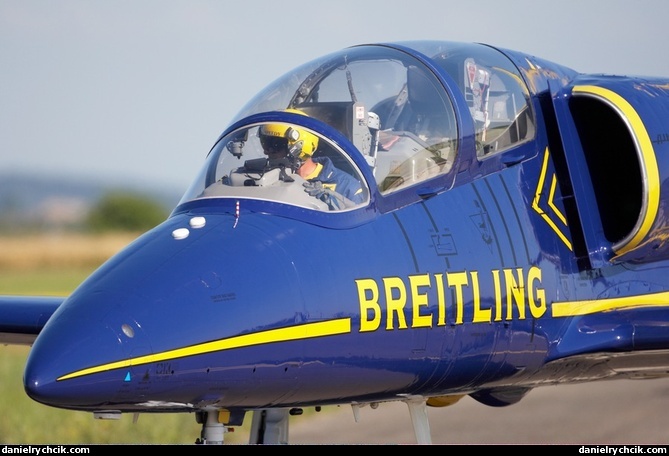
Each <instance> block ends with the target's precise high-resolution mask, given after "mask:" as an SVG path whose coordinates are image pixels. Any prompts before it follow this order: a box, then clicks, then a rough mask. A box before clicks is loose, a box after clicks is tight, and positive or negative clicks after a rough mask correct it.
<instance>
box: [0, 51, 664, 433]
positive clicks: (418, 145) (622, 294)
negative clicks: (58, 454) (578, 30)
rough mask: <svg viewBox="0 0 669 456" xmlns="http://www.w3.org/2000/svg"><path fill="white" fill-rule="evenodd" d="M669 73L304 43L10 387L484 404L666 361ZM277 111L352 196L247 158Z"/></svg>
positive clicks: (659, 371) (81, 397)
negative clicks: (350, 202)
mask: <svg viewBox="0 0 669 456" xmlns="http://www.w3.org/2000/svg"><path fill="white" fill-rule="evenodd" d="M414 78H415V79H414ZM416 81H419V82H416ZM405 83H406V87H407V88H408V89H407V91H406V93H405V90H404V87H405V86H404V84H405ZM418 84H422V86H419V85H418ZM668 84H669V80H656V79H655V80H648V79H636V78H629V77H624V78H616V77H610V76H592V75H590V76H586V75H581V74H579V73H577V72H575V71H573V70H571V69H568V68H565V67H563V66H560V65H556V64H553V63H551V62H547V61H544V60H541V59H537V58H535V57H532V56H528V55H525V54H522V53H518V52H515V51H510V50H497V49H495V48H493V47H489V46H484V45H470V44H461V43H448V42H444V43H441V42H406V43H400V44H396V45H395V44H391V43H385V44H382V45H378V46H356V47H352V48H349V49H345V50H342V51H341V52H338V53H333V54H331V55H329V56H325V57H323V58H321V59H317V60H315V61H314V62H309V63H307V64H305V65H304V66H302V67H300V68H298V69H296V70H295V71H293V72H290V73H289V74H287V75H286V76H284V77H282V78H279V79H278V80H277V81H276V82H275V83H273V84H272V85H270V86H269V87H268V88H266V89H265V90H263V91H262V92H261V93H260V94H259V95H258V96H257V97H256V98H254V99H253V100H251V101H250V102H249V104H248V105H247V106H245V107H244V108H243V109H242V110H241V111H240V114H239V115H238V116H237V117H236V118H235V119H234V121H233V122H232V123H231V125H230V126H229V127H228V128H226V129H225V131H224V132H223V133H222V135H221V137H220V138H219V141H217V144H216V145H215V146H214V147H213V148H212V150H211V151H210V153H209V156H208V157H207V160H206V162H205V164H204V167H203V170H202V172H201V173H200V175H199V176H198V177H196V179H195V180H194V183H193V185H192V187H191V188H190V189H189V190H188V191H187V192H186V194H185V195H184V197H183V199H182V200H181V202H180V203H179V205H178V206H177V207H176V208H175V209H174V211H173V212H172V214H171V216H170V217H169V219H168V220H166V221H165V222H164V223H163V224H161V225H160V226H158V227H156V228H154V229H153V230H151V231H150V232H148V233H146V234H145V235H143V236H142V237H140V238H138V239H137V240H136V241H135V242H133V243H132V244H131V245H130V246H128V247H127V248H126V249H125V250H124V251H122V252H121V253H119V254H118V255H117V256H115V257H113V258H111V259H110V260H109V261H108V262H107V263H106V264H104V265H103V266H102V267H101V268H100V269H99V270H98V271H96V272H95V273H94V274H93V275H92V276H91V277H90V278H89V279H87V280H86V281H85V282H84V283H82V284H81V286H80V287H78V288H77V290H76V291H75V292H74V293H73V294H72V295H71V296H70V297H68V298H67V299H66V300H65V301H64V302H63V303H62V305H60V306H59V308H58V310H57V311H56V312H55V313H54V314H53V316H52V317H51V318H50V319H49V321H48V322H47V323H46V324H45V325H44V327H43V328H42V329H41V332H40V334H39V336H38V337H37V339H36V341H35V345H34V347H33V350H32V351H31V354H30V357H29V359H28V362H27V365H26V371H25V388H26V391H27V393H28V394H29V395H30V396H31V397H32V398H33V399H35V400H37V401H39V402H43V403H45V404H49V405H52V406H56V407H62V408H70V409H80V410H90V411H100V410H119V411H123V412H132V411H142V412H163V411H173V412H190V411H211V410H225V411H229V412H230V413H231V414H232V416H234V417H236V418H235V419H234V420H233V421H235V423H233V424H239V423H237V421H238V418H239V417H240V416H241V417H243V415H244V413H245V412H247V411H255V410H261V409H266V408H289V407H305V406H319V405H326V404H342V403H354V404H360V403H367V402H378V401H389V400H401V399H403V398H407V397H421V398H424V399H425V400H426V401H427V403H428V404H429V403H430V402H429V401H430V399H439V398H444V397H448V396H457V395H465V394H470V395H472V397H474V398H475V399H477V400H479V401H481V402H483V403H486V404H488V405H493V406H500V405H508V404H512V403H514V402H517V401H518V400H520V399H521V398H522V397H523V396H524V395H525V394H526V393H527V391H529V390H531V389H532V388H534V387H537V386H540V385H542V384H552V383H570V382H580V381H591V380H592V381H594V380H599V379H603V378H611V377H619V378H625V377H644V376H647V377H655V376H659V375H666V373H667V372H668V370H667V369H668V368H669V365H668V364H669V363H668V362H667V361H666V360H667V359H669V358H667V356H666V353H667V349H669V329H668V328H669V294H667V291H668V290H669V274H667V272H668V271H669V264H668V263H667V262H666V260H667V258H666V256H667V255H666V252H667V249H666V246H665V242H664V239H665V237H666V236H665V232H666V226H667V216H666V209H665V204H666V198H665V196H664V195H665V192H666V190H665V189H664V187H666V184H665V182H666V180H667V175H668V174H669V162H667V160H668V159H667V158H666V157H665V156H666V154H663V153H662V152H664V151H666V149H667V147H669V146H668V145H667V142H668V141H667V138H668V137H669V135H667V132H666V131H664V125H665V122H664V119H666V115H667V113H668V112H669V97H668V96H667V95H669V94H668V93H667V87H668ZM409 89H410V90H409ZM421 91H424V92H423V94H421ZM342 92H343V93H344V94H345V96H344V97H343V98H341V96H342ZM317 93H318V96H317V95H316V94H317ZM425 93H427V96H426V95H425ZM389 94H390V95H392V96H389ZM413 94H415V95H413ZM346 96H349V97H350V98H351V99H350V100H349V99H346ZM412 96H413V98H412ZM338 97H340V98H338ZM407 99H408V100H409V102H408V103H409V104H408V105H407V101H406V100H407ZM353 102H357V104H354V103H353ZM434 102H436V104H437V105H438V108H434V107H433V108H432V109H433V110H432V111H430V112H429V114H424V115H423V114H419V113H418V112H419V108H420V107H422V106H421V105H428V104H434ZM407 106H409V107H410V111H409V112H408V113H407V114H406V116H407V117H410V118H408V119H402V116H403V115H405V110H406V109H407ZM286 108H292V109H298V110H302V111H303V112H305V113H306V114H307V115H306V116H305V115H301V114H299V113H294V112H286V111H285V109H286ZM592 110H594V111H592ZM335 111H336V112H337V113H339V114H340V115H341V116H343V118H338V117H336V116H335V114H334V112H335ZM590 112H596V113H597V114H598V116H597V117H589V116H588V113H590ZM370 113H374V114H376V115H377V116H378V118H379V119H380V125H381V126H380V127H375V126H374V125H375V124H374V116H372V115H370ZM411 116H413V117H411ZM342 119H343V120H342ZM425 119H428V121H425ZM429 120H432V122H433V123H432V125H430V121H429ZM434 122H436V124H437V125H436V126H437V127H439V128H441V129H442V130H441V132H442V135H441V136H439V137H438V138H437V139H435V136H437V135H436V133H435V135H434V136H430V135H429V134H428V133H427V132H428V127H433V128H434V126H435V123H434ZM276 125H282V126H284V127H285V128H287V127H290V128H291V129H295V130H296V131H298V132H299V134H300V135H301V134H303V132H304V131H307V132H310V133H311V134H312V135H316V136H317V137H319V141H320V143H319V147H323V148H324V149H325V150H326V152H323V153H325V154H326V155H327V154H329V155H328V156H329V157H331V158H332V160H333V161H336V163H337V164H338V165H341V166H342V167H344V168H346V169H347V170H348V172H350V173H351V175H354V176H355V177H357V178H358V179H359V181H360V182H361V183H362V191H363V193H364V195H365V198H364V202H363V203H359V204H358V205H356V206H354V207H350V208H347V209H344V210H334V211H331V210H327V207H326V206H324V204H323V203H321V202H320V201H316V200H315V199H310V198H309V197H307V196H305V194H304V193H303V192H302V187H301V185H300V184H301V182H302V180H301V179H302V178H301V176H299V173H298V172H297V171H296V169H297V166H296V165H295V166H294V164H293V162H292V161H289V162H285V163H283V164H281V165H280V166H282V167H283V168H281V167H277V168H270V167H265V168H262V170H260V171H259V170H257V169H255V168H252V167H250V162H249V160H250V159H253V160H257V159H258V158H260V159H263V160H264V158H263V155H262V150H261V149H260V148H259V146H258V144H257V143H258V135H259V132H260V131H262V129H261V126H262V127H266V126H276ZM400 125H401V126H402V128H399V126H400ZM394 127H397V128H394ZM444 131H445V132H446V133H445V134H444V133H443V132H444ZM376 135H378V138H379V139H378V141H377V140H376V138H377V136H376ZM644 135H646V136H644ZM599 140H601V141H602V143H603V145H602V147H601V148H600V147H598V144H599V142H598V141H599ZM616 145H617V146H619V147H617V148H616V147H612V146H616ZM320 150H321V149H319V151H320ZM254 154H256V155H254ZM255 163H257V161H256V162H255ZM263 163H265V162H263ZM267 164H269V162H267ZM277 166H279V165H277ZM279 169H280V170H281V172H279ZM628 171H629V173H630V175H628V176H627V177H626V176H625V175H619V174H624V173H625V172H628ZM634 173H636V174H637V175H636V177H634ZM272 176H278V177H276V181H271V179H273V177H272ZM614 184H615V185H619V186H622V187H623V188H622V189H620V190H615V193H614V197H613V198H610V197H608V196H607V195H609V193H607V192H609V189H610V188H612V187H611V186H612V185H614ZM296 189H297V190H296ZM618 197H620V198H621V200H620V201H619V200H616V199H615V198H618ZM24 301H25V303H24V304H25V305H26V306H28V309H34V310H35V311H37V310H38V307H39V306H38V305H37V304H39V303H38V302H37V301H31V300H30V299H28V298H26V299H25V300H24ZM0 305H3V306H4V308H10V309H12V310H11V313H12V314H15V313H16V314H18V313H19V309H17V308H16V307H15V306H14V305H12V306H11V307H10V306H8V305H7V303H6V302H4V301H0ZM20 312H21V313H23V315H24V316H23V317H20V318H19V319H20V320H26V316H25V315H26V314H25V310H24V309H23V308H22V309H20ZM0 328H2V326H0Z"/></svg>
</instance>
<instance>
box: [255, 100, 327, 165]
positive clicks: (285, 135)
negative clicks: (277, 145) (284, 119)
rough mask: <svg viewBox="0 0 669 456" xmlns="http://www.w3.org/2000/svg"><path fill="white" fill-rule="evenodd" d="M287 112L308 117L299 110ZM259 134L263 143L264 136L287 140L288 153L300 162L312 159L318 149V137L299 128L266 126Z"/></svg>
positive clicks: (278, 125)
mask: <svg viewBox="0 0 669 456" xmlns="http://www.w3.org/2000/svg"><path fill="white" fill-rule="evenodd" d="M286 112H292V113H295V114H301V115H303V116H306V114H305V113H303V112H302V111H299V110H297V109H286ZM259 134H260V141H261V142H262V141H263V136H266V137H267V136H268V137H271V138H281V139H285V140H286V145H287V148H288V151H289V152H290V153H291V154H292V155H293V156H296V157H297V158H299V159H300V160H306V159H307V158H309V157H311V156H312V155H313V153H314V152H315V151H316V149H317V148H318V136H316V135H314V134H313V133H309V132H308V131H306V130H304V129H302V128H300V127H297V126H290V125H286V124H265V125H262V126H261V127H260V131H259Z"/></svg>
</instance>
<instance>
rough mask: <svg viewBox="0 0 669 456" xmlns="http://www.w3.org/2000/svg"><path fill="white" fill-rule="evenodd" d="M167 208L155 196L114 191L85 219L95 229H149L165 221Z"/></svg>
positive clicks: (99, 230) (96, 230)
mask: <svg viewBox="0 0 669 456" xmlns="http://www.w3.org/2000/svg"><path fill="white" fill-rule="evenodd" d="M168 215H169V213H168V211H167V210H166V209H165V208H164V207H162V206H161V205H160V204H158V203H157V202H155V201H154V200H152V199H150V198H147V197H143V196H140V195H136V194H133V193H125V192H114V193H109V194H107V195H105V196H103V197H102V198H101V199H100V200H99V202H98V203H97V204H96V205H94V206H93V207H92V208H91V210H90V212H89V213H88V217H86V219H85V225H86V228H88V229H89V230H90V231H93V232H105V231H137V232H143V231H148V230H150V229H151V228H153V227H155V226H156V225H158V224H160V223H162V222H163V221H164V220H165V219H166V218H167V216H168Z"/></svg>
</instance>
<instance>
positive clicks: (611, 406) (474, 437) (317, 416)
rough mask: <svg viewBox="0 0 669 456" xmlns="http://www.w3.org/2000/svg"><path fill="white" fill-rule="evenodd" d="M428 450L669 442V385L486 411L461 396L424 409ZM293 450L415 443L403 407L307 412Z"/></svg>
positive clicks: (534, 400) (549, 395)
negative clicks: (431, 447) (432, 446)
mask: <svg viewBox="0 0 669 456" xmlns="http://www.w3.org/2000/svg"><path fill="white" fill-rule="evenodd" d="M428 416H429V418H430V428H431V435H432V443H434V444H598V445H599V444H646V445H653V444H658V445H667V444H669V379H659V380H614V381H601V382H595V383H587V384H580V385H564V386H544V387H541V388H537V389H535V390H533V391H531V392H530V393H529V394H528V395H527V396H525V398H524V399H522V400H521V401H520V402H519V403H517V404H514V405H511V406H508V407H502V408H496V407H489V406H486V405H483V404H480V403H479V402H476V401H475V400H473V399H471V398H469V397H465V398H463V399H462V400H460V401H459V402H458V403H456V404H454V405H452V406H450V407H443V408H433V407H430V408H428ZM290 443H291V444H415V443H416V440H415V437H414V433H413V428H412V424H411V417H410V416H409V411H408V408H407V406H406V404H404V403H401V402H394V403H384V404H380V405H379V407H378V408H377V409H375V410H374V409H371V408H370V407H368V406H367V407H363V408H361V409H360V421H359V422H358V423H356V422H355V420H354V416H353V412H352V409H351V407H350V406H341V407H327V408H325V409H324V410H323V411H322V412H320V413H310V414H307V413H306V412H305V414H304V415H302V416H296V417H292V418H291V421H290Z"/></svg>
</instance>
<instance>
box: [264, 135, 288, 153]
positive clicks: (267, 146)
mask: <svg viewBox="0 0 669 456" xmlns="http://www.w3.org/2000/svg"><path fill="white" fill-rule="evenodd" d="M260 144H261V145H262V148H263V149H264V150H265V153H266V154H274V153H278V152H284V153H287V152H288V140H287V139H286V138H278V137H276V136H266V135H260Z"/></svg>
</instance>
